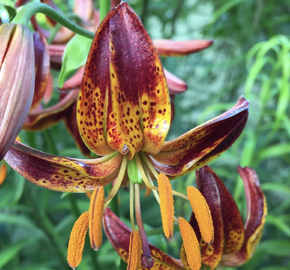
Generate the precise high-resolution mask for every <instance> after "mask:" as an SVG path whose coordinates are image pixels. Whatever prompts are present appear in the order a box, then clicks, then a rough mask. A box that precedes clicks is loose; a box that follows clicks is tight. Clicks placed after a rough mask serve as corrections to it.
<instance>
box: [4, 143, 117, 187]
mask: <svg viewBox="0 0 290 270" xmlns="http://www.w3.org/2000/svg"><path fill="white" fill-rule="evenodd" d="M5 160H6V162H7V163H8V164H9V165H10V166H11V167H12V168H13V169H14V170H15V171H16V172H18V173H19V174H21V175H22V176H24V177H25V178H26V179H27V180H29V181H30V182H32V183H34V184H36V185H38V186H41V187H45V188H48V189H51V190H54V191H61V192H87V191H89V190H93V189H95V187H96V186H103V185H106V184H108V183H110V182H113V180H114V179H115V178H116V177H117V175H118V172H119V167H120V164H121V161H122V156H121V155H119V154H118V153H113V154H111V155H109V156H105V157H102V158H97V159H91V160H85V159H74V158H66V157H61V156H54V155H50V154H47V153H44V152H41V151H38V150H35V149H33V148H30V147H28V146H26V145H24V144H22V143H19V142H16V141H15V142H14V144H13V146H12V147H11V148H10V150H9V151H8V153H7V154H6V156H5ZM31 164H33V166H32V165H31Z"/></svg>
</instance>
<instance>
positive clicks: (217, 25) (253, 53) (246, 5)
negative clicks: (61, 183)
mask: <svg viewBox="0 0 290 270" xmlns="http://www.w3.org/2000/svg"><path fill="white" fill-rule="evenodd" d="M55 2H56V3H57V4H58V6H59V7H60V8H61V9H62V10H63V11H64V12H71V10H72V6H73V1H60V0H59V1H55ZM128 2H129V4H130V5H131V6H132V7H133V9H134V10H135V11H136V12H137V14H138V15H139V16H140V18H141V19H142V21H143V22H144V24H145V26H146V28H147V30H148V32H149V34H150V35H151V36H152V38H172V39H175V40H187V39H213V40H214V42H215V43H214V45H213V46H212V47H211V48H209V49H207V50H205V51H203V52H201V53H198V54H194V55H191V56H187V57H180V58H166V59H165V58H164V59H162V62H163V64H164V66H165V67H166V68H167V69H168V70H170V71H171V72H172V73H174V74H176V75H178V76H179V77H180V78H182V79H183V80H185V81H186V82H187V83H188V86H189V89H188V91H187V92H185V93H183V94H181V95H179V96H177V97H176V98H175V106H176V114H175V120H174V122H173V125H172V128H171V131H170V134H169V136H168V139H170V138H173V137H176V136H178V135H180V134H182V133H183V132H185V131H187V130H189V129H191V128H192V127H194V126H196V125H197V124H200V123H202V122H203V121H205V120H207V119H210V118H211V117H213V116H215V115H218V114H219V113H221V112H222V111H224V110H226V109H229V108H230V107H232V106H233V105H234V103H235V102H236V100H237V98H238V96H239V95H245V96H246V98H247V99H248V100H250V102H251V106H250V116H249V121H248V124H247V126H246V129H245V130H244V132H243V134H242V136H241V137H240V138H239V140H238V141H237V142H236V143H235V144H234V145H233V146H232V147H231V149H230V150H228V151H227V152H226V153H224V154H223V155H222V156H221V157H219V158H218V159H217V160H216V161H214V162H212V163H211V164H210V165H211V167H212V168H213V169H214V170H215V171H216V173H217V174H218V175H219V176H220V177H221V178H222V180H223V181H224V182H225V183H226V185H227V187H228V188H229V190H230V191H231V193H232V194H233V195H234V198H235V200H236V201H237V203H238V205H239V207H240V209H241V211H242V213H243V215H244V217H245V214H246V202H245V196H244V190H243V184H242V181H241V179H239V178H238V177H237V172H236V166H237V165H238V164H240V165H241V166H250V167H252V168H254V169H255V170H256V172H257V174H258V176H259V179H260V183H261V186H262V189H263V191H264V192H265V195H266V198H267V202H268V209H269V214H268V217H267V220H266V225H265V228H264V234H263V236H262V240H261V242H260V244H259V246H258V248H257V250H256V252H255V254H254V256H253V258H252V259H251V260H250V261H249V262H248V263H247V264H246V265H244V266H241V267H239V268H237V269H260V270H274V269H275V270H286V269H290V211H289V209H290V196H289V195H290V176H289V175H290V166H289V163H290V155H289V154H290V143H289V136H290V120H289V115H290V114H289V106H288V104H289V99H290V93H289V75H290V59H289V55H290V54H289V50H290V41H289V38H288V37H289V34H290V33H289V32H290V28H289V21H290V15H289V12H290V10H289V9H290V8H289V7H290V1H289V0H284V1H279V3H278V4H277V1H276V0H267V1H263V0H227V1H224V0H206V1H205V0H203V1H200V0H171V1H164V0H128ZM11 3H12V5H10V4H11ZM13 5H14V4H13V1H8V0H5V1H4V0H0V9H1V11H0V12H1V13H0V14H1V16H2V17H3V16H4V17H5V16H6V15H5V14H7V13H5V12H6V11H8V13H9V14H10V16H11V14H13V8H12V6H13ZM96 5H98V1H96ZM2 19H3V18H2ZM54 75H55V78H54V85H55V90H56V89H57V77H58V74H57V73H55V74H54ZM57 95H58V94H57V91H56V93H55V100H56V98H57ZM49 137H51V138H53V143H54V144H52V145H51V144H49V140H47V138H49ZM21 139H22V140H23V141H24V143H27V144H29V145H30V146H32V147H35V148H37V149H40V150H42V151H46V152H50V153H52V152H54V151H55V149H53V148H54V147H55V148H56V149H57V151H58V154H60V155H65V156H71V157H81V154H80V153H79V150H78V149H77V148H76V146H75V144H74V141H73V139H72V138H71V137H69V135H68V133H67V131H66V129H65V126H64V124H63V123H60V124H58V125H57V126H54V127H53V128H51V129H49V130H47V131H46V132H37V133H28V132H23V131H22V132H21ZM31 166H33V164H31ZM194 178H195V176H194V174H190V175H188V176H186V177H183V178H180V179H178V180H176V181H175V182H174V185H175V188H176V189H178V190H179V191H182V192H184V190H185V186H187V185H188V184H192V183H193V181H194ZM143 192H144V191H143ZM0 198H1V199H0V269H3V270H6V269H15V270H25V269H29V270H34V269H37V270H49V269H69V267H68V266H67V263H66V261H65V258H66V247H67V242H68V239H69V233H70V230H71V228H72V225H73V222H74V221H75V220H76V218H77V216H78V213H80V212H82V211H86V210H87V208H88V205H89V201H88V199H87V197H86V196H85V195H83V194H71V195H68V196H65V197H63V198H62V195H61V194H60V193H56V192H51V191H49V190H44V189H41V188H38V187H37V186H34V185H32V184H30V183H29V182H28V181H25V180H24V179H23V177H21V176H19V175H18V174H17V173H15V172H14V171H12V170H11V169H10V170H9V174H8V176H7V179H6V181H5V182H4V184H3V185H2V186H1V187H0ZM119 199H120V207H119V212H120V216H123V217H122V219H123V220H125V219H126V218H128V217H129V215H128V210H129V204H128V192H127V191H126V190H122V191H121V192H120V193H119ZM175 207H176V212H177V215H183V216H186V217H189V216H190V207H189V206H188V205H186V204H183V202H182V201H179V200H178V199H176V204H175ZM142 215H143V218H144V222H145V223H147V224H148V227H147V230H150V229H151V227H154V228H156V227H160V226H161V220H159V218H155V217H159V208H158V206H157V204H156V203H155V200H152V197H148V198H144V199H143V198H142ZM149 225H150V227H149ZM149 240H150V241H151V242H153V243H154V244H155V245H157V246H159V247H161V248H162V249H163V250H164V251H168V252H169V253H170V254H172V255H173V256H175V257H178V256H179V247H180V241H181V240H180V237H179V235H178V233H176V234H175V235H174V238H173V239H172V240H170V241H169V242H168V243H167V244H166V242H165V240H164V238H163V236H162V235H154V236H150V238H149ZM87 243H88V241H87ZM90 254H91V249H90V248H89V245H87V246H86V248H85V252H84V259H83V262H82V263H81V265H80V266H79V267H78V269H79V270H86V269H93V266H94V264H93V260H92V258H91V255H90ZM96 254H97V256H98V262H99V264H100V265H101V266H102V267H100V268H98V269H116V266H115V263H117V265H119V264H120V261H119V259H118V257H117V256H116V253H115V251H114V250H113V248H112V247H111V246H110V244H109V242H108V241H104V244H103V246H102V247H101V249H100V250H99V251H98V253H94V254H93V255H96ZM120 269H122V265H121V266H120Z"/></svg>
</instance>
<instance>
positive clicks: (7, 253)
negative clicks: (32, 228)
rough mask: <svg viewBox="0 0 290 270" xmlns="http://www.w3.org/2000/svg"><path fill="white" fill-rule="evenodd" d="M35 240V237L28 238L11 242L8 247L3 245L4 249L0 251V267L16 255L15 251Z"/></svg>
mask: <svg viewBox="0 0 290 270" xmlns="http://www.w3.org/2000/svg"><path fill="white" fill-rule="evenodd" d="M36 240H37V238H30V239H27V240H25V241H21V242H18V243H16V244H13V245H11V246H9V247H5V249H4V250H3V251H2V252H0V268H1V267H3V266H4V265H5V264H6V263H8V262H9V261H10V260H12V259H13V258H14V257H15V256H16V255H17V253H19V252H20V251H21V250H22V249H23V248H24V247H26V246H28V245H30V244H31V243H33V242H35V241H36Z"/></svg>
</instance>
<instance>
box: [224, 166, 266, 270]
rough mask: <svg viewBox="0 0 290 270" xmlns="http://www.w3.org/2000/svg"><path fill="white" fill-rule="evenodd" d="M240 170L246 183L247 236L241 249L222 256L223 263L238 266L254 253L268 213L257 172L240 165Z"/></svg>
mask: <svg viewBox="0 0 290 270" xmlns="http://www.w3.org/2000/svg"><path fill="white" fill-rule="evenodd" d="M238 172H239V174H240V176H241V177H242V179H243V182H244V185H245V193H246V200H247V219H246V224H245V238H244V243H243V245H242V247H241V249H240V250H239V251H238V252H236V253H233V254H226V255H223V256H222V260H221V263H220V264H221V265H224V266H228V267H236V266H239V265H241V264H244V263H246V262H247V261H248V260H249V259H250V258H251V257H252V255H253V253H254V251H255V249H256V247H257V245H258V243H259V241H260V238H261V236H262V232H263V227H264V224H265V219H266V215H267V204H266V198H265V196H264V194H263V192H262V190H261V188H260V183H259V179H258V176H257V174H256V173H255V171H254V170H253V169H251V168H248V167H245V168H242V167H240V166H238Z"/></svg>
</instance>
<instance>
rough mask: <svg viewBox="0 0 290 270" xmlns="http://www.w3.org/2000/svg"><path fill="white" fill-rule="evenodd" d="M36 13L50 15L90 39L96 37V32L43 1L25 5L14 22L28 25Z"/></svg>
mask: <svg viewBox="0 0 290 270" xmlns="http://www.w3.org/2000/svg"><path fill="white" fill-rule="evenodd" d="M36 13H43V14H45V15H47V16H48V17H50V18H52V19H53V20H55V21H57V22H58V23H60V24H61V25H63V26H65V27H66V28H68V29H70V30H71V31H73V32H75V33H76V34H79V35H81V36H84V37H87V38H90V39H93V38H94V33H92V32H90V31H87V30H85V29H84V28H82V27H80V26H78V25H77V24H75V23H73V22H71V21H70V20H69V19H68V18H66V17H65V16H64V15H62V14H61V13H59V12H57V11H56V10H54V9H53V8H52V7H50V6H48V5H45V4H42V3H30V4H27V5H25V6H23V8H22V9H21V10H20V11H19V12H18V14H17V15H16V16H15V18H14V19H13V21H12V23H21V24H25V25H27V24H28V22H29V20H30V19H31V17H32V16H33V15H35V14H36Z"/></svg>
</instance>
